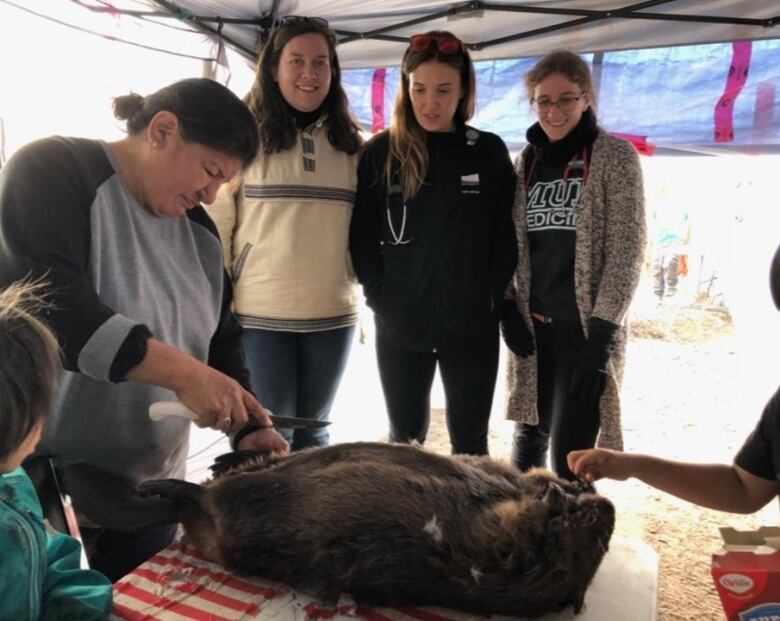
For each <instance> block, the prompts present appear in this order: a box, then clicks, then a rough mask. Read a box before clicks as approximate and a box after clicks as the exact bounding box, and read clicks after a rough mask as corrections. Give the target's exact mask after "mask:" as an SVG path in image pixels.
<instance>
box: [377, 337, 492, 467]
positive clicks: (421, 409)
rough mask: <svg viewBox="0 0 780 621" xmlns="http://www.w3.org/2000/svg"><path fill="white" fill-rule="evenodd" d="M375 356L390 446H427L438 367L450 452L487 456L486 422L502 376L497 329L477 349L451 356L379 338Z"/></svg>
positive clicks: (475, 347)
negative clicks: (499, 375) (497, 376)
mask: <svg viewBox="0 0 780 621" xmlns="http://www.w3.org/2000/svg"><path fill="white" fill-rule="evenodd" d="M376 353H377V362H378V366H379V377H380V379H381V381H382V391H383V392H384V395H385V404H386V405H387V413H388V416H389V418H390V441H391V442H411V441H414V440H416V441H417V442H420V443H421V444H422V443H423V442H425V437H426V435H427V433H428V424H429V422H430V396H431V386H432V384H433V376H434V373H435V372H436V364H437V363H438V365H439V372H440V373H441V379H442V383H443V384H444V395H445V398H446V408H447V429H448V430H449V432H450V445H451V449H452V453H453V454H455V453H466V454H469V455H487V454H488V440H487V434H488V421H489V420H490V408H491V406H492V404H493V391H494V389H495V386H496V373H497V372H498V326H496V329H495V330H491V332H490V333H489V334H488V335H486V336H485V337H484V338H482V339H481V340H480V341H479V342H478V343H476V344H475V345H473V346H471V347H469V348H467V349H462V350H457V351H447V352H418V351H409V350H406V349H402V348H399V347H396V346H395V345H393V344H392V343H390V342H388V341H387V340H386V339H384V338H383V337H382V336H381V334H377V338H376Z"/></svg>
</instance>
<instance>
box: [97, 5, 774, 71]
mask: <svg viewBox="0 0 780 621" xmlns="http://www.w3.org/2000/svg"><path fill="white" fill-rule="evenodd" d="M144 3H145V4H147V5H148V6H149V7H150V10H155V11H158V12H159V13H160V14H161V15H165V14H167V15H175V16H177V17H178V18H179V19H182V20H184V21H186V22H188V23H189V24H191V25H193V26H195V27H196V28H199V29H201V30H204V31H210V32H213V33H216V32H217V31H218V30H219V31H220V32H221V34H222V35H223V37H224V38H225V39H226V40H227V41H228V42H230V43H231V44H232V45H233V46H234V47H236V49H239V50H241V51H242V53H244V54H245V55H247V56H251V55H254V54H256V53H257V50H258V48H259V47H260V46H261V45H262V42H263V40H264V38H265V35H266V34H267V32H268V29H269V28H270V27H271V26H272V24H273V21H274V20H275V19H278V18H279V17H282V16H285V15H310V16H318V17H323V18H325V19H327V20H328V21H329V22H330V25H331V27H332V28H333V29H334V30H335V31H336V32H337V34H338V36H339V40H340V46H339V58H340V59H341V62H342V66H343V67H344V68H361V67H381V66H390V65H396V64H398V62H399V59H400V58H401V56H402V54H403V51H404V47H405V45H406V43H407V41H408V37H409V36H410V35H411V34H414V33H417V32H423V31H426V30H433V29H443V30H450V31H452V32H454V33H455V34H456V35H457V36H459V37H460V38H462V39H463V40H464V41H465V42H466V43H467V44H468V45H469V47H470V49H471V51H472V52H473V57H474V58H475V60H486V59H493V58H518V57H528V56H540V55H542V54H544V53H545V52H547V51H549V50H551V49H553V48H557V47H567V48H569V49H572V50H575V51H578V52H599V51H614V50H624V49H641V48H648V47H666V46H673V45H685V44H693V43H716V42H728V41H737V40H747V39H777V38H780V4H779V3H777V2H775V1H767V0H739V1H738V2H735V1H734V0H650V1H645V2H631V1H630V0H526V1H524V2H523V1H519V2H511V1H508V0H499V1H497V2H479V1H472V2H459V3H458V2H455V3H453V2H437V1H432V0H395V1H393V0H306V2H303V1H297V0H176V1H175V2H171V1H169V0H144ZM84 4H86V2H85V3H84ZM114 5H115V6H120V5H121V3H118V2H115V3H114ZM132 6H133V8H134V9H136V10H137V9H138V7H139V2H138V0H136V1H135V2H133V3H132Z"/></svg>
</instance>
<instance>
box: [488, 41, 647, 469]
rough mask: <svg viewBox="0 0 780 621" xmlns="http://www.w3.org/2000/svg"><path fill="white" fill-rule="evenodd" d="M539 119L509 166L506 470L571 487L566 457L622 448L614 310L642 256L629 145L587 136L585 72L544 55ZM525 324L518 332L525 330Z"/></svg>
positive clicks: (590, 116) (533, 74)
mask: <svg viewBox="0 0 780 621" xmlns="http://www.w3.org/2000/svg"><path fill="white" fill-rule="evenodd" d="M525 79H526V86H527V87H528V92H529V95H530V96H531V99H530V101H531V106H532V107H533V109H534V110H535V111H536V113H537V116H538V119H539V122H538V123H535V124H534V125H532V126H531V127H530V128H529V130H528V132H527V138H528V142H529V145H528V147H526V149H525V150H524V151H523V152H522V153H521V154H520V156H519V157H518V158H517V161H516V164H515V168H516V170H517V179H518V182H517V183H518V185H517V192H516V195H515V196H516V198H515V209H514V221H515V228H516V232H517V242H518V250H519V261H518V265H517V270H516V272H515V276H514V280H513V286H511V287H510V289H509V292H508V293H507V296H506V298H507V299H505V300H504V307H503V310H502V317H503V321H502V327H503V334H504V339H505V341H506V343H507V345H508V347H509V349H510V350H511V352H512V353H511V355H510V357H509V365H508V405H507V409H508V412H507V416H508V418H509V419H511V420H514V421H516V424H515V435H514V446H513V452H512V461H513V463H514V464H515V465H516V466H517V467H519V468H521V469H523V470H527V469H528V468H531V467H534V466H543V465H545V462H546V460H547V451H548V447H549V446H550V444H552V459H551V467H552V468H553V469H554V470H555V471H556V472H557V473H558V474H559V475H561V476H564V477H568V478H572V473H571V471H570V470H569V468H568V466H567V464H566V455H567V453H568V452H569V451H571V450H574V449H582V448H591V447H593V446H594V445H595V444H596V441H597V438H598V445H599V446H603V447H608V448H613V449H622V445H623V441H622V435H621V430H620V401H619V396H618V389H619V386H620V382H621V379H622V374H623V360H624V353H625V345H626V329H625V325H623V324H624V321H625V316H626V311H627V309H628V306H629V304H630V303H631V298H632V297H633V294H634V290H635V288H636V285H637V282H638V280H639V274H640V270H641V265H642V259H643V256H644V250H645V236H646V225H645V211H644V197H643V188H642V172H641V168H640V165H639V158H638V156H637V153H636V151H635V150H634V149H633V147H632V146H631V145H630V144H629V143H627V142H625V141H624V140H620V139H618V138H615V137H613V136H610V135H609V134H607V133H606V132H605V131H604V130H602V129H601V128H600V127H598V125H597V123H596V116H595V114H594V113H593V110H592V103H593V88H592V84H591V76H590V70H589V69H588V66H587V64H586V63H585V62H584V61H583V60H582V59H580V58H579V56H577V55H576V54H573V53H571V52H568V51H562V50H561V51H556V52H551V53H550V54H548V55H547V56H545V57H544V58H542V59H541V60H540V61H539V62H538V63H537V65H536V66H535V67H534V68H533V69H532V70H531V71H530V72H529V73H528V74H527V75H526V77H525ZM529 327H530V329H529Z"/></svg>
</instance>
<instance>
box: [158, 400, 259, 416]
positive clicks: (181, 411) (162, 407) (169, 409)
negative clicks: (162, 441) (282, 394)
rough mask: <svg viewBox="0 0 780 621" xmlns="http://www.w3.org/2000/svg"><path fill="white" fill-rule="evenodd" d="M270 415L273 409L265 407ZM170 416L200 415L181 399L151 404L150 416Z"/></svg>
mask: <svg viewBox="0 0 780 621" xmlns="http://www.w3.org/2000/svg"><path fill="white" fill-rule="evenodd" d="M265 411H266V412H267V413H268V415H269V416H273V412H271V410H269V409H267V408H265ZM169 416H178V417H179V418H186V419H189V420H198V415H197V414H195V412H193V411H192V410H191V409H190V408H188V407H187V406H186V405H184V404H183V403H182V402H181V401H155V402H154V403H152V405H150V406H149V418H151V419H152V420H153V421H160V420H162V419H163V418H168V417H169Z"/></svg>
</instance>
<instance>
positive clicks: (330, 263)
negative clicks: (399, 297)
mask: <svg viewBox="0 0 780 621" xmlns="http://www.w3.org/2000/svg"><path fill="white" fill-rule="evenodd" d="M247 101H248V104H249V107H250V108H251V110H252V112H253V114H254V115H255V118H256V119H257V122H258V128H259V131H260V143H261V146H260V151H259V152H258V156H257V158H256V159H255V161H254V163H253V164H252V165H251V166H250V167H249V168H248V169H247V170H246V171H245V172H244V174H243V175H242V176H241V177H240V178H238V179H237V182H236V183H234V184H233V185H232V187H229V188H224V189H223V191H222V192H221V193H220V195H219V196H218V197H217V200H216V201H215V202H214V204H213V205H212V206H211V207H210V208H209V210H208V211H209V215H210V216H211V217H212V218H213V219H214V221H215V223H216V224H217V228H218V229H219V234H220V239H221V240H222V245H223V248H224V252H225V262H226V265H227V267H228V270H229V271H230V272H231V274H232V278H233V282H234V286H235V294H234V299H233V306H234V311H235V313H236V316H237V317H238V320H239V322H240V323H241V325H242V326H243V327H244V330H245V336H244V339H245V340H244V342H245V346H246V352H247V358H248V363H249V369H250V371H251V374H252V386H253V389H254V391H255V393H256V394H257V395H258V396H259V398H261V399H262V402H263V404H264V405H265V406H266V407H268V408H270V409H271V410H272V411H273V412H275V413H276V414H282V415H286V416H298V417H303V418H313V419H320V420H324V419H327V418H328V416H329V412H330V407H331V404H332V403H333V399H334V397H335V395H336V390H337V388H338V384H339V382H340V380H341V376H342V374H343V372H344V367H345V366H346V361H347V356H348V355H349V350H350V346H351V343H352V337H353V335H354V331H355V324H356V323H357V296H356V290H355V277H354V274H353V271H352V266H351V264H350V260H349V254H348V250H347V239H348V231H349V221H350V217H351V215H352V206H353V202H354V197H355V186H356V183H357V172H356V167H357V151H358V149H359V147H360V135H359V133H358V127H357V125H356V124H355V122H354V121H353V119H352V117H351V116H350V114H349V111H348V107H347V98H346V95H345V93H344V91H343V89H342V87H341V71H340V69H339V65H338V58H337V56H336V49H335V37H334V35H333V33H332V32H331V31H330V29H329V28H328V25H327V23H326V22H325V21H324V20H321V19H318V18H308V17H289V18H287V19H286V20H283V21H282V23H281V25H280V26H279V27H278V28H277V29H276V30H275V31H274V33H273V35H272V36H271V38H270V40H269V41H268V43H267V44H266V46H265V47H264V49H263V52H262V54H261V55H260V58H259V60H258V65H257V76H256V78H255V83H254V85H253V86H252V89H251V91H250V93H249V95H248V98H247ZM248 432H251V428H247V429H246V430H242V431H240V432H239V435H242V434H245V433H248ZM287 440H288V441H289V442H290V445H291V447H292V449H293V450H298V449H302V448H305V447H307V446H323V445H326V444H327V443H328V434H327V431H325V430H324V429H318V430H296V431H295V432H294V433H293V432H292V431H289V432H288V436H287Z"/></svg>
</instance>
